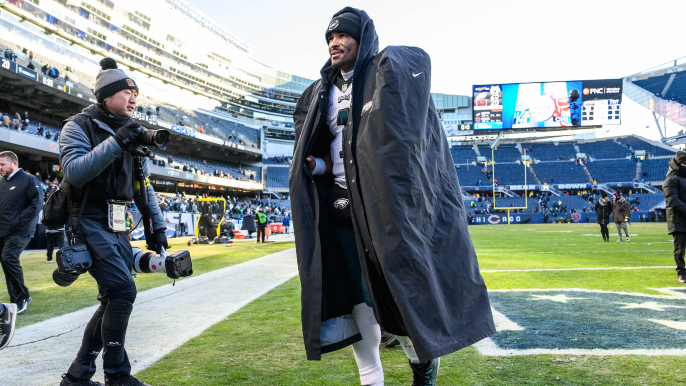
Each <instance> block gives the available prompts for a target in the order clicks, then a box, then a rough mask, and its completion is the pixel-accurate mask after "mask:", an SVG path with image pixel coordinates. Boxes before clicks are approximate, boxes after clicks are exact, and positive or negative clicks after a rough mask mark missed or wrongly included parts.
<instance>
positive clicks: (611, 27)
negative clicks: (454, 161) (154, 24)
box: [187, 0, 686, 95]
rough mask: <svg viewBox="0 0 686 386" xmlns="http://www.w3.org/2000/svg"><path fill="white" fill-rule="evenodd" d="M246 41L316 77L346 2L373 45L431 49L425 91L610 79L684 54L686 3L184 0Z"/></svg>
mask: <svg viewBox="0 0 686 386" xmlns="http://www.w3.org/2000/svg"><path fill="white" fill-rule="evenodd" d="M187 1H188V2H189V3H190V4H191V5H193V6H194V7H196V8H197V9H198V10H199V11H201V12H203V13H205V14H206V15H209V16H210V17H211V18H213V19H214V20H215V21H216V22H218V23H219V24H220V25H222V26H223V27H224V28H225V29H227V30H228V31H231V32H232V33H234V34H236V35H237V36H239V37H241V38H243V39H244V40H246V41H247V42H248V43H250V44H251V45H252V48H253V52H254V57H255V58H257V59H258V60H261V61H263V62H265V63H267V64H269V65H271V66H274V67H276V68H277V69H280V70H283V71H286V72H289V73H292V74H295V75H299V76H304V77H308V78H311V79H316V78H318V77H319V69H320V68H321V67H322V65H323V64H324V62H325V61H326V59H327V50H326V42H325V40H324V32H325V29H326V26H327V25H328V23H329V20H330V19H331V16H332V15H333V14H334V13H335V12H337V11H338V10H340V9H341V8H343V7H344V6H346V5H350V6H353V7H358V8H361V9H364V10H365V11H366V12H367V13H368V14H369V16H370V17H371V18H372V20H374V24H375V26H376V31H377V34H378V35H379V42H380V44H381V47H382V48H383V47H386V46H388V45H410V46H417V47H421V48H423V49H424V50H426V51H427V52H428V53H429V55H430V56H431V60H432V67H433V70H432V72H433V74H432V91H433V92H442V93H447V94H461V95H468V94H471V93H470V86H471V85H472V84H484V83H519V82H533V81H555V80H579V79H602V78H618V77H623V76H627V75H631V74H634V73H636V72H639V71H642V70H645V69H647V68H650V67H652V66H655V65H657V64H660V63H663V62H666V61H669V60H673V59H675V58H677V57H680V56H683V55H686V49H685V48H684V45H683V44H682V43H681V40H682V36H683V28H682V26H683V17H684V14H685V12H684V11H686V3H685V2H684V1H683V0H674V1H650V2H638V1H605V0H593V1H586V0H577V1H554V0H546V1H522V0H520V1H513V0H509V1H501V0H490V1H464V0H452V1H389V0H386V1H378V0H367V1H364V2H362V1H352V2H348V3H345V2H333V1H326V0H324V1H323V0H317V1H315V0H290V1H283V0H279V1H274V0H264V1H260V0H258V1H219V0H187Z"/></svg>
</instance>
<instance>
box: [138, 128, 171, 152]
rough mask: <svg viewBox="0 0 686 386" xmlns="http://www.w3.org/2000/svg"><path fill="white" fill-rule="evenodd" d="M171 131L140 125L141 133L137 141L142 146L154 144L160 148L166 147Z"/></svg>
mask: <svg viewBox="0 0 686 386" xmlns="http://www.w3.org/2000/svg"><path fill="white" fill-rule="evenodd" d="M170 138H171V133H170V132H169V130H153V129H146V128H145V127H142V126H141V135H140V140H139V142H140V143H141V145H144V146H155V147H157V148H160V149H163V150H164V149H166V148H167V145H169V139H170Z"/></svg>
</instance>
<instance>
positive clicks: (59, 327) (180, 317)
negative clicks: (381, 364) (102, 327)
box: [0, 249, 298, 386]
mask: <svg viewBox="0 0 686 386" xmlns="http://www.w3.org/2000/svg"><path fill="white" fill-rule="evenodd" d="M297 273H298V268H297V263H296V257H295V249H289V250H286V251H282V252H278V253H274V254H271V255H267V256H264V257H261V258H258V259H254V260H251V261H248V262H245V263H242V264H238V265H234V266H231V267H227V268H223V269H220V270H217V271H213V272H209V273H206V274H203V275H200V276H196V277H191V278H188V279H185V280H181V281H178V282H177V283H176V286H172V285H171V284H169V285H165V286H162V287H158V288H153V289H150V290H147V291H144V292H140V293H139V294H138V297H137V299H136V303H135V304H134V308H133V314H132V315H131V319H130V321H129V330H128V332H127V336H126V351H127V352H128V354H129V358H131V365H132V367H133V372H134V373H136V372H139V371H141V370H143V369H145V368H146V367H148V366H150V365H152V364H153V363H155V362H156V361H157V360H159V359H160V358H162V356H164V355H166V354H168V353H169V352H171V351H172V350H174V349H175V348H177V347H179V346H181V345H182V344H184V343H185V342H187V341H188V340H189V339H191V338H193V337H195V336H197V335H199V334H201V333H202V332H203V331H205V330H206V329H207V328H209V327H211V326H212V325H214V324H216V323H218V322H220V321H221V320H223V319H224V318H226V317H227V316H228V315H230V314H232V313H234V312H236V311H237V310H239V309H240V308H241V307H243V306H245V305H246V304H248V303H250V302H252V301H253V300H255V299H257V298H259V297H260V296H262V295H264V294H265V293H267V292H268V291H270V290H271V289H273V288H275V287H277V286H278V285H280V284H283V283H284V282H286V281H287V280H288V279H290V278H292V277H293V276H295V275H296V274H297ZM95 295H96V294H95V293H93V297H95ZM95 309H96V306H93V307H88V308H86V309H83V310H79V311H76V312H73V313H70V314H66V315H62V316H58V317H56V318H52V319H49V320H46V321H43V322H40V323H36V324H33V325H30V326H27V327H23V328H20V329H18V330H17V331H16V332H15V334H14V339H13V340H12V343H11V344H10V346H9V347H7V348H5V349H4V350H3V351H2V352H1V353H0V384H2V385H22V386H23V385H27V386H28V385H56V384H58V383H59V382H60V380H61V377H60V376H61V374H63V373H65V372H66V371H67V369H68V368H69V365H70V363H71V361H72V360H73V359H74V357H75V356H76V353H77V351H78V349H79V346H80V343H81V338H82V335H83V331H84V328H85V325H86V323H88V320H89V319H90V317H91V316H92V314H93V312H95ZM29 312H30V311H29ZM20 317H21V316H20ZM97 363H98V366H101V365H102V361H101V359H100V358H99V359H98V362H97ZM94 379H95V380H98V381H101V382H102V381H103V373H102V369H101V368H99V370H98V374H97V375H96V376H95V378H94Z"/></svg>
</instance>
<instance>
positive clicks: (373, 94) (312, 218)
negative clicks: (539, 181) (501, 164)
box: [289, 8, 495, 361]
mask: <svg viewBox="0 0 686 386" xmlns="http://www.w3.org/2000/svg"><path fill="white" fill-rule="evenodd" d="M344 12H355V13H357V14H359V15H360V17H361V26H362V33H361V39H360V47H359V54H358V58H357V63H356V65H355V73H354V75H353V91H352V92H353V95H352V100H351V111H352V113H351V114H350V116H351V119H349V120H348V124H347V126H346V128H345V131H344V140H343V156H344V160H345V161H344V162H345V163H344V164H345V166H346V168H345V175H346V182H347V186H348V192H349V199H350V206H351V217H352V222H353V227H354V230H355V237H356V241H357V248H358V255H359V256H360V264H361V266H362V271H363V274H364V279H365V283H366V285H367V292H368V293H369V296H370V299H371V301H372V306H373V309H374V313H375V316H376V318H377V320H378V321H379V324H380V325H381V326H382V327H383V328H384V329H386V331H388V332H390V333H392V334H396V335H403V336H409V337H410V339H411V340H412V342H413V344H414V347H415V350H416V351H417V355H418V357H419V360H421V361H426V360H429V359H432V358H435V357H439V356H442V355H446V354H449V353H451V352H454V351H457V350H459V349H461V348H464V347H467V346H469V345H471V344H473V343H476V342H478V341H479V340H481V339H484V338H486V337H487V336H489V335H492V334H493V333H495V327H494V323H493V317H492V315H491V308H490V304H489V301H488V294H487V291H486V286H485V284H484V281H483V279H482V277H481V274H480V273H479V266H478V263H477V259H476V253H475V252H474V247H473V245H472V241H471V238H470V235H469V231H468V228H467V220H466V214H465V209H464V204H463V202H462V194H461V192H460V184H459V182H458V180H457V174H456V172H455V167H454V164H453V160H452V157H451V155H450V150H449V148H448V143H447V140H446V138H445V133H444V131H443V128H442V126H441V123H440V120H439V117H438V114H437V112H436V108H435V107H434V105H433V100H432V99H431V94H430V85H431V63H430V60H429V57H428V55H427V54H426V53H425V52H424V51H422V50H421V49H418V48H414V47H388V48H387V49H385V50H384V51H382V52H378V39H377V36H376V32H375V30H374V25H373V23H372V21H371V19H370V18H369V16H368V15H367V14H366V13H365V12H364V11H359V10H357V9H354V8H344V9H343V10H341V11H339V12H338V13H337V14H336V15H339V14H341V13H344ZM334 16H335V15H334ZM336 71H338V70H336V69H334V68H333V67H332V66H331V62H330V61H328V62H327V63H326V65H325V66H324V68H323V69H322V71H321V75H322V78H321V79H320V80H318V81H316V82H314V83H313V84H312V85H311V86H310V87H308V89H307V90H305V92H304V93H303V94H302V96H301V97H300V99H299V100H298V103H297V106H296V108H295V112H294V114H293V118H294V122H295V149H294V154H293V163H292V165H293V166H292V167H291V169H290V174H289V187H290V193H291V203H292V209H293V226H294V228H295V241H296V251H297V258H298V269H299V272H300V281H301V285H302V294H301V296H302V297H301V302H302V326H303V335H304V340H305V349H306V352H307V358H308V359H310V360H319V359H321V354H323V353H326V352H330V351H333V350H337V349H340V348H343V347H345V346H347V345H350V344H352V343H354V342H356V341H359V340H360V339H362V338H361V336H360V334H359V330H357V326H356V324H355V322H354V319H351V318H349V317H348V315H349V314H350V313H351V312H352V307H353V306H354V304H353V299H352V291H351V290H350V288H351V287H350V283H348V282H347V281H346V277H347V275H345V274H342V272H345V265H344V260H343V258H342V253H341V251H340V247H339V246H338V245H339V244H338V240H337V237H336V234H335V232H333V229H332V228H331V227H329V224H328V218H327V213H326V212H327V211H326V210H325V204H326V200H327V195H328V190H329V187H330V186H332V184H333V176H331V175H325V176H313V175H312V173H311V171H310V169H309V167H307V165H306V163H305V158H306V157H307V156H308V155H310V154H311V155H314V156H320V155H322V154H325V153H326V152H329V151H330V150H329V144H330V142H331V140H330V137H329V135H330V132H329V129H328V126H326V119H325V118H326V112H327V105H328V95H329V90H330V88H331V85H332V81H333V79H334V77H335V75H336Z"/></svg>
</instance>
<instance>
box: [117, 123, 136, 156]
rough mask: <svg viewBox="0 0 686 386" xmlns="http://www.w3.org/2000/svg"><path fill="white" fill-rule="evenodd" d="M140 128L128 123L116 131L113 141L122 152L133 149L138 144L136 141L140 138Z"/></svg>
mask: <svg viewBox="0 0 686 386" xmlns="http://www.w3.org/2000/svg"><path fill="white" fill-rule="evenodd" d="M140 127H141V125H139V124H137V123H129V124H128V125H126V126H122V127H120V128H119V130H117V134H115V135H114V139H115V140H116V141H117V143H118V144H119V146H121V148H122V149H123V150H124V151H128V150H129V149H131V148H134V147H135V146H136V145H137V144H138V139H139V138H140V130H139V128H140Z"/></svg>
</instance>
